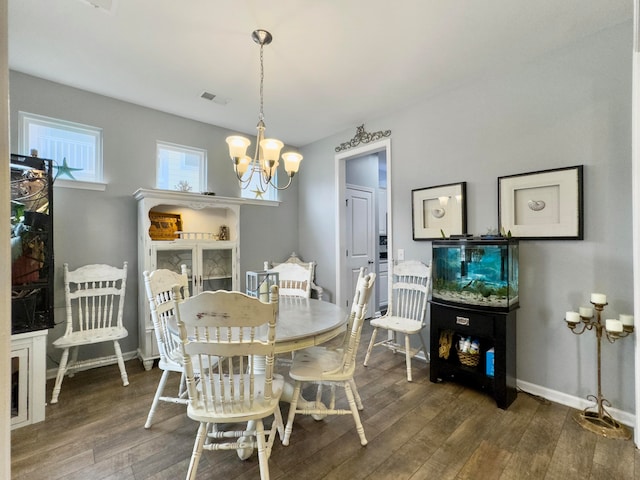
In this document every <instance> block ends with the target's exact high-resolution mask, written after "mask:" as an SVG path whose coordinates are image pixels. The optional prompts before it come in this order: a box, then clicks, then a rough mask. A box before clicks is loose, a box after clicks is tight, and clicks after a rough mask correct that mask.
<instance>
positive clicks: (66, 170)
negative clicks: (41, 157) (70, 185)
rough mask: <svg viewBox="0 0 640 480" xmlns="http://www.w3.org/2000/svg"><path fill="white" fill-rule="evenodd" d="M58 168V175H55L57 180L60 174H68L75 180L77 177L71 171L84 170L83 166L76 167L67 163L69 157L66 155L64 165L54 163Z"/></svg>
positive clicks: (63, 160)
mask: <svg viewBox="0 0 640 480" xmlns="http://www.w3.org/2000/svg"><path fill="white" fill-rule="evenodd" d="M53 168H55V169H56V175H55V177H53V179H54V180H55V179H56V178H58V177H59V176H60V175H67V176H68V177H69V178H72V179H73V180H75V179H76V177H74V176H73V174H72V173H71V172H75V171H78V170H82V168H74V167H70V166H69V165H68V164H67V157H64V158H63V159H62V166H60V165H54V167H53Z"/></svg>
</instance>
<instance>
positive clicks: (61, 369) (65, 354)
mask: <svg viewBox="0 0 640 480" xmlns="http://www.w3.org/2000/svg"><path fill="white" fill-rule="evenodd" d="M68 361H69V349H68V348H65V349H64V350H63V351H62V357H61V358H60V365H59V366H58V375H56V384H55V385H54V387H53V393H52V394H51V403H58V395H60V389H61V388H62V380H63V379H64V374H65V373H66V372H67V362H68Z"/></svg>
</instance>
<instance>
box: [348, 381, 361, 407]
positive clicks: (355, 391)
mask: <svg viewBox="0 0 640 480" xmlns="http://www.w3.org/2000/svg"><path fill="white" fill-rule="evenodd" d="M349 385H351V390H352V391H353V396H354V398H355V399H356V406H357V407H358V410H364V405H363V404H362V399H361V398H360V394H359V393H358V387H356V381H355V380H354V379H353V378H352V379H351V380H349Z"/></svg>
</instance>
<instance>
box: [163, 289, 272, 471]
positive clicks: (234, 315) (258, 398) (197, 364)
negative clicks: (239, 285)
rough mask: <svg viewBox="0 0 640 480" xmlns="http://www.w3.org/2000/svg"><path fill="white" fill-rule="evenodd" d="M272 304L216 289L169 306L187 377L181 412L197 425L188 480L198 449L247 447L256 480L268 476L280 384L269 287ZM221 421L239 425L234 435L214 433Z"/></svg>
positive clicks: (233, 432)
mask: <svg viewBox="0 0 640 480" xmlns="http://www.w3.org/2000/svg"><path fill="white" fill-rule="evenodd" d="M175 296H177V292H176V295H175ZM271 301H272V303H263V302H261V301H260V300H259V299H258V298H255V297H250V296H248V295H245V294H244V293H241V292H227V291H223V290H218V291H215V292H210V291H207V292H202V293H200V294H198V295H195V296H193V297H191V298H189V299H186V300H184V301H182V302H176V301H175V300H174V301H173V302H172V303H173V307H174V308H175V311H176V321H177V324H178V330H179V332H180V340H181V344H180V345H181V346H180V348H181V351H182V355H183V361H184V368H185V374H186V378H187V391H188V394H189V403H188V406H187V415H188V416H189V418H191V419H193V420H195V421H197V422H200V426H199V427H198V432H197V434H196V440H195V444H194V447H193V453H192V455H191V461H190V463H189V469H188V472H187V479H194V478H195V476H196V472H197V469H198V463H199V461H200V456H201V454H202V450H203V449H204V450H230V449H235V450H238V451H242V450H247V449H254V448H257V450H258V462H259V465H260V478H261V479H262V480H268V479H269V464H268V460H269V457H270V455H271V449H272V446H273V442H274V439H275V434H276V432H277V431H278V430H279V431H282V417H281V415H280V408H279V405H278V402H279V400H280V396H281V394H282V389H283V385H284V379H283V378H282V376H281V375H277V374H274V373H273V357H274V349H275V339H276V330H275V328H276V321H277V309H278V305H277V301H278V287H277V286H276V285H274V286H273V287H272V291H271ZM218 358H221V360H220V361H219V362H218V361H217V359H218ZM196 373H198V375H196ZM270 416H274V421H273V422H272V424H271V428H270V430H269V432H268V436H267V435H265V431H264V424H263V419H265V418H267V417H270ZM247 422H249V423H248V425H247V426H245V425H244V424H247ZM221 424H239V425H238V426H239V430H234V431H230V430H226V429H223V428H224V427H221V428H219V427H220V425H221ZM239 453H240V452H239Z"/></svg>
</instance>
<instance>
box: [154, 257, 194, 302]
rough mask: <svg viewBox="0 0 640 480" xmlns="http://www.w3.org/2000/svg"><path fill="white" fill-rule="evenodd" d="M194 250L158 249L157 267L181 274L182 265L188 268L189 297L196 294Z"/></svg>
mask: <svg viewBox="0 0 640 480" xmlns="http://www.w3.org/2000/svg"><path fill="white" fill-rule="evenodd" d="M194 253H195V249H194V248H184V247H183V248H169V249H166V250H165V249H160V248H156V255H155V261H156V267H155V268H165V269H167V270H171V271H172V272H176V273H180V271H181V270H180V269H181V266H182V265H186V266H187V275H188V276H189V295H193V294H194V293H198V292H194V281H193V261H194V260H193V258H194Z"/></svg>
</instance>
